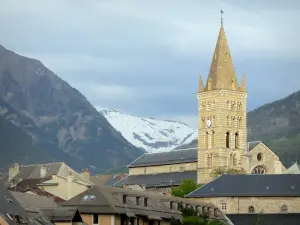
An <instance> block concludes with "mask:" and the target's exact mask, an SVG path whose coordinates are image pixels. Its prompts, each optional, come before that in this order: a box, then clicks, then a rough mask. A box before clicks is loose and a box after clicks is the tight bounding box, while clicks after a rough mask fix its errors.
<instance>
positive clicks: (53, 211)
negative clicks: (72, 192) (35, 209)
mask: <svg viewBox="0 0 300 225" xmlns="http://www.w3.org/2000/svg"><path fill="white" fill-rule="evenodd" d="M42 211H43V213H44V214H45V215H46V216H47V217H48V218H49V219H50V220H51V221H52V222H71V221H72V222H82V218H81V216H80V213H79V211H78V209H77V208H75V207H74V208H70V207H57V208H43V209H42Z"/></svg>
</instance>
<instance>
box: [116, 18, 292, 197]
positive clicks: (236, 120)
mask: <svg viewBox="0 0 300 225" xmlns="http://www.w3.org/2000/svg"><path fill="white" fill-rule="evenodd" d="M247 94H248V93H247V89H246V78H245V76H243V79H242V81H241V82H240V83H239V82H238V79H237V76H236V73H235V70H234V66H233V62H232V58H231V54H230V50H229V46H228V42H227V39H226V35H225V30H224V26H223V22H221V28H220V31H219V36H218V40H217V44H216V47H215V51H214V54H213V58H212V61H211V66H210V71H209V74H208V77H207V81H206V83H205V84H204V83H203V81H202V78H201V77H200V81H199V90H198V145H197V146H195V148H193V147H192V146H189V148H188V149H180V150H173V151H170V152H158V153H145V154H144V155H142V156H140V157H139V158H137V159H136V160H134V161H133V162H132V163H131V164H129V165H128V169H129V175H128V176H127V177H125V178H124V179H122V180H121V181H118V182H116V183H115V184H114V186H119V187H125V186H126V187H127V188H131V189H136V190H149V191H156V192H162V193H170V190H171V187H173V186H178V185H179V184H180V183H181V182H182V181H183V180H186V179H190V180H193V181H195V182H197V183H198V184H207V183H209V182H211V181H212V180H214V179H215V178H216V173H215V171H216V170H218V169H222V170H225V171H228V170H229V169H234V171H238V172H241V173H244V174H282V173H285V171H286V168H285V167H284V166H283V164H282V163H281V162H280V159H279V157H278V156H277V155H276V154H275V153H274V152H273V151H272V150H271V149H270V148H268V146H266V145H265V144H264V143H263V142H262V141H253V142H247V111H246V105H247ZM191 145H192V144H191Z"/></svg>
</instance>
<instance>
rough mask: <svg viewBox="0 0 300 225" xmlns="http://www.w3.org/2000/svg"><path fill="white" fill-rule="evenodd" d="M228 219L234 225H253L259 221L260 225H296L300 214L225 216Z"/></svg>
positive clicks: (299, 219)
mask: <svg viewBox="0 0 300 225" xmlns="http://www.w3.org/2000/svg"><path fill="white" fill-rule="evenodd" d="M227 216H228V218H229V219H230V220H231V221H232V222H233V224H235V225H240V224H242V225H253V224H255V223H254V221H257V220H258V219H259V224H262V225H298V224H299V221H300V213H270V214H267V213H262V214H255V213H247V214H227Z"/></svg>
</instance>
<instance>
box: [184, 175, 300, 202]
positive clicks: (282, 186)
mask: <svg viewBox="0 0 300 225" xmlns="http://www.w3.org/2000/svg"><path fill="white" fill-rule="evenodd" d="M237 196H239V197H242V196H247V197H254V196H264V197H266V196H272V197H276V196H278V197H279V196H284V197H288V196H289V197H296V196H300V174H272V175H256V174H251V175H245V174H242V175H230V174H224V175H222V176H220V177H218V178H216V179H215V180H213V181H212V182H210V183H208V184H206V185H204V186H202V187H200V188H198V189H197V190H195V191H193V192H191V193H190V194H188V195H187V197H191V198H197V197H237Z"/></svg>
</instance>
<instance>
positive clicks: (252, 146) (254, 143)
mask: <svg viewBox="0 0 300 225" xmlns="http://www.w3.org/2000/svg"><path fill="white" fill-rule="evenodd" d="M260 143H262V142H261V141H251V142H248V151H249V152H250V151H251V150H252V149H254V148H255V147H256V146H257V145H259V144H260Z"/></svg>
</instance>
